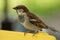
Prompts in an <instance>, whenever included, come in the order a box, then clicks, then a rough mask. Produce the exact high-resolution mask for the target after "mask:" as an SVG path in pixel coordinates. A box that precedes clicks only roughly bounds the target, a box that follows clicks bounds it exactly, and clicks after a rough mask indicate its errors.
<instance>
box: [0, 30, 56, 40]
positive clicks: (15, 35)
mask: <svg viewBox="0 0 60 40" xmlns="http://www.w3.org/2000/svg"><path fill="white" fill-rule="evenodd" d="M32 35H33V34H31V33H27V34H26V35H25V36H24V33H23V32H13V31H5V30H0V40H56V38H55V37H54V36H52V35H49V34H47V33H45V32H39V33H37V34H36V35H35V36H32Z"/></svg>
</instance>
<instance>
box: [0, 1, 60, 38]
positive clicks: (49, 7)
mask: <svg viewBox="0 0 60 40" xmlns="http://www.w3.org/2000/svg"><path fill="white" fill-rule="evenodd" d="M4 4H5V0H0V22H1V21H3V20H4ZM17 5H25V6H27V8H28V9H29V10H30V12H32V13H34V14H36V15H37V16H39V17H40V18H41V19H42V20H43V21H44V22H45V23H46V24H47V25H49V26H51V27H52V26H53V27H55V29H56V30H58V31H60V0H7V13H8V18H9V19H10V21H11V20H12V21H14V20H15V21H16V20H17V19H18V18H17V14H16V11H15V10H13V9H12V8H13V7H15V6H17ZM15 21H14V22H15ZM58 39H59V38H58Z"/></svg>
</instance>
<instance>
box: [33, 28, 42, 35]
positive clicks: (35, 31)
mask: <svg viewBox="0 0 60 40" xmlns="http://www.w3.org/2000/svg"><path fill="white" fill-rule="evenodd" d="M39 31H42V29H40V30H36V31H35V33H34V34H33V36H35V34H37V33H38V32H39Z"/></svg>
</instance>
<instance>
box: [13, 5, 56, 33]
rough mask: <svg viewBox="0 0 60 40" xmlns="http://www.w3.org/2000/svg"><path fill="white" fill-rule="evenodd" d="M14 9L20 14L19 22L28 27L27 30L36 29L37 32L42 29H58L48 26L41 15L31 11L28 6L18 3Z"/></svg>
mask: <svg viewBox="0 0 60 40" xmlns="http://www.w3.org/2000/svg"><path fill="white" fill-rule="evenodd" d="M13 9H15V10H16V12H17V14H18V18H19V22H20V23H21V24H22V25H23V26H24V27H25V28H26V29H28V31H27V32H31V31H33V30H34V31H35V33H37V32H39V31H40V30H41V31H42V29H51V30H52V31H56V30H55V29H53V28H50V27H48V26H47V25H46V24H45V23H44V22H43V21H42V20H41V19H40V18H39V17H37V16H36V15H34V14H33V13H31V12H30V11H29V10H28V8H27V7H26V6H24V5H18V6H16V7H14V8H13ZM25 33H26V32H25Z"/></svg>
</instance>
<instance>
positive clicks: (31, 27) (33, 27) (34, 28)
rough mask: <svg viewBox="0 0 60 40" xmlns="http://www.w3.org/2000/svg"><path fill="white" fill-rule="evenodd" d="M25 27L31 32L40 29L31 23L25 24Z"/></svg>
mask: <svg viewBox="0 0 60 40" xmlns="http://www.w3.org/2000/svg"><path fill="white" fill-rule="evenodd" d="M23 25H24V27H25V28H26V29H29V30H38V29H39V28H38V27H36V26H35V25H33V24H31V23H30V22H24V23H23Z"/></svg>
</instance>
